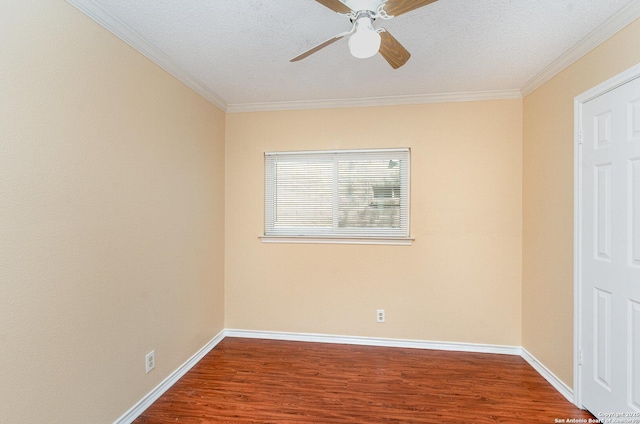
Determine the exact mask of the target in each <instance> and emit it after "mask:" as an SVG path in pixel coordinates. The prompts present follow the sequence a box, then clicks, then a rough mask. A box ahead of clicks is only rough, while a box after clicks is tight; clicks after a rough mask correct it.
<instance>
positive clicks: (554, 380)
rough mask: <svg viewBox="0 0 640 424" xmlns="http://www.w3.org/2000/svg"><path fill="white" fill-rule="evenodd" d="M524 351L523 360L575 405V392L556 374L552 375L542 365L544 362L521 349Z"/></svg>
mask: <svg viewBox="0 0 640 424" xmlns="http://www.w3.org/2000/svg"><path fill="white" fill-rule="evenodd" d="M521 350H522V354H521V356H522V358H523V359H524V360H525V361H527V362H528V363H529V365H531V367H532V368H533V369H534V370H536V371H537V372H538V374H540V375H541V376H543V377H544V379H545V380H547V381H548V382H549V384H551V385H552V386H553V387H554V388H555V389H556V390H557V391H559V392H560V394H562V396H564V397H565V398H567V400H568V401H569V402H571V403H573V404H574V405H575V400H574V396H573V390H572V389H571V388H570V387H569V386H567V385H566V384H565V383H564V382H563V381H562V380H560V379H559V378H558V377H557V376H556V375H555V374H554V373H552V372H551V371H550V370H549V368H547V367H545V366H544V365H542V362H540V361H538V360H537V359H536V357H535V356H533V355H532V354H531V353H529V351H528V350H527V349H525V348H521Z"/></svg>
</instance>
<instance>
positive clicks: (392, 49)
mask: <svg viewBox="0 0 640 424" xmlns="http://www.w3.org/2000/svg"><path fill="white" fill-rule="evenodd" d="M380 38H381V42H380V50H379V53H380V54H381V55H382V57H384V59H385V60H386V61H387V62H389V65H391V67H392V68H393V69H398V68H399V67H401V66H402V65H404V64H405V63H407V60H409V58H410V57H411V53H409V52H408V51H407V49H405V48H404V47H403V46H402V44H400V43H399V42H398V40H396V39H395V37H394V36H393V35H391V34H389V32H387V31H386V30H382V31H380Z"/></svg>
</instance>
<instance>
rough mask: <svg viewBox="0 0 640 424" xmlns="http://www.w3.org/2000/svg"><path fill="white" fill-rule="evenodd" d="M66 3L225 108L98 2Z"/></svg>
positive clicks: (76, 0)
mask: <svg viewBox="0 0 640 424" xmlns="http://www.w3.org/2000/svg"><path fill="white" fill-rule="evenodd" d="M67 3H69V4H71V5H72V6H74V7H75V8H77V9H78V10H80V11H81V12H82V13H84V14H85V15H87V16H88V17H89V18H91V19H93V20H94V21H96V22H97V23H98V24H100V25H102V26H103V27H104V28H106V29H107V30H108V31H110V32H111V33H113V34H114V35H115V36H117V37H118V38H120V39H121V40H122V41H124V42H125V43H127V44H129V45H130V46H131V47H133V48H134V49H136V50H137V51H139V52H140V53H142V54H143V55H144V56H145V57H147V58H148V59H150V60H151V61H152V62H154V63H155V64H157V65H158V66H160V67H161V68H162V69H164V70H165V71H167V72H168V73H170V74H171V75H173V76H174V77H176V78H177V79H178V80H179V81H181V82H182V83H184V84H185V85H186V86H188V87H189V88H191V89H192V90H194V91H195V92H196V93H198V94H200V95H201V96H202V97H204V98H205V99H207V100H208V101H209V102H211V103H213V104H214V105H216V106H217V107H219V108H220V109H222V110H223V111H226V110H227V102H226V101H225V100H224V99H223V98H222V97H220V96H219V95H217V94H216V93H214V92H213V91H212V90H210V89H209V88H207V87H206V86H205V85H204V84H203V83H202V82H200V81H199V80H198V79H197V78H196V77H194V76H193V75H191V74H190V73H188V72H186V71H185V70H183V69H182V68H180V67H179V66H178V65H176V64H175V63H174V62H173V61H172V60H171V59H170V58H169V57H168V56H167V55H165V54H164V53H162V52H161V51H160V50H158V49H157V48H156V47H155V46H154V45H153V44H151V43H150V42H148V41H147V40H146V39H145V38H144V37H143V36H141V35H140V34H138V33H137V32H136V31H134V30H133V29H131V28H130V27H129V26H128V25H126V24H125V23H124V22H122V21H121V20H120V19H118V18H117V17H116V16H114V15H113V14H111V13H109V12H108V11H107V10H105V9H104V8H103V7H102V6H100V5H99V4H98V3H96V2H94V1H93V0H67Z"/></svg>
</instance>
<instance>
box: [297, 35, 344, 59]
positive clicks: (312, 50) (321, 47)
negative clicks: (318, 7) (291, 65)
mask: <svg viewBox="0 0 640 424" xmlns="http://www.w3.org/2000/svg"><path fill="white" fill-rule="evenodd" d="M351 32H353V31H347V32H343V33H341V34H338V35H336V36H335V37H333V38H329V39H328V40H327V41H325V42H324V43H321V44H318V45H317V46H315V47H313V48H311V49H309V50H307V51H306V52H304V53H302V54H299V55H298V56H296V57H294V58H293V59H291V60H290V61H289V62H297V61H299V60H302V59H304V58H305V57H307V56H311V55H312V54H314V53H315V52H317V51H318V50H321V49H324V48H325V47H327V46H328V45H329V44H333V43H335V42H336V41H338V40H339V39H341V38H343V37H344V36H345V35H349V34H351Z"/></svg>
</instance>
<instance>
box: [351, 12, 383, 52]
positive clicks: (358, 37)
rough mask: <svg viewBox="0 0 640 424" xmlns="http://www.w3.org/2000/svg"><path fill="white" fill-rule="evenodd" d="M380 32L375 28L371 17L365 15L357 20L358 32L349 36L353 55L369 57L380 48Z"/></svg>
mask: <svg viewBox="0 0 640 424" xmlns="http://www.w3.org/2000/svg"><path fill="white" fill-rule="evenodd" d="M380 42H381V38H380V34H378V32H377V31H376V30H375V28H373V22H372V20H371V18H370V17H368V16H363V17H359V18H358V19H357V20H356V32H355V33H354V34H353V35H352V36H351V37H349V51H350V52H351V55H352V56H353V57H356V58H358V59H367V58H369V57H371V56H374V55H375V54H376V53H378V50H380Z"/></svg>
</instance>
